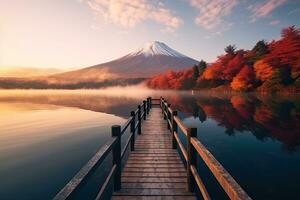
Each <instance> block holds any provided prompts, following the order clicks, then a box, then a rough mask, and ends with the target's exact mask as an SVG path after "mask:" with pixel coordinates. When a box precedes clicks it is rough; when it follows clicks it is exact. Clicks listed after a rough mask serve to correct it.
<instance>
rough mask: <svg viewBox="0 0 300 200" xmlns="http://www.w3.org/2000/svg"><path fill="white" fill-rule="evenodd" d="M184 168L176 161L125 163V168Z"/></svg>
mask: <svg viewBox="0 0 300 200" xmlns="http://www.w3.org/2000/svg"><path fill="white" fill-rule="evenodd" d="M136 167H139V168H184V165H183V164H182V163H177V164H144V163H139V164H130V163H127V164H126V168H136Z"/></svg>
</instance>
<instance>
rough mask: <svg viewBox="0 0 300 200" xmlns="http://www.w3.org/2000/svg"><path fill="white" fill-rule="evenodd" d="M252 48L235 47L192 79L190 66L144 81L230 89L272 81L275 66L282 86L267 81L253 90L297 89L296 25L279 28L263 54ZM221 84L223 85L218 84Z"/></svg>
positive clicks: (299, 33) (299, 43)
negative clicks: (279, 35) (231, 51)
mask: <svg viewBox="0 0 300 200" xmlns="http://www.w3.org/2000/svg"><path fill="white" fill-rule="evenodd" d="M266 46H267V44H265V45H264V47H265V48H266ZM254 49H255V48H253V49H252V50H249V51H244V50H238V51H236V52H235V53H227V54H225V55H221V56H219V57H218V59H217V60H216V61H215V62H213V63H212V64H210V65H209V66H208V67H207V68H206V69H205V71H204V72H203V74H202V75H201V76H200V77H199V78H198V80H197V81H196V83H195V78H193V74H192V69H189V70H184V71H178V72H173V71H169V72H167V73H165V74H161V75H158V76H155V77H153V78H152V79H150V80H148V81H147V85H148V86H150V87H152V88H158V89H192V88H194V87H197V88H216V87H218V88H221V89H222V90H224V88H229V85H230V87H231V88H232V89H233V90H238V91H248V90H252V89H254V86H255V85H254V83H255V80H256V79H258V80H260V82H261V85H265V84H264V83H266V82H267V81H269V82H270V81H271V82H274V81H276V80H277V79H278V77H277V76H278V75H277V76H276V74H275V75H274V71H276V70H277V71H278V70H279V71H280V76H281V77H280V78H281V81H280V84H282V85H281V86H282V87H276V88H275V87H274V84H268V85H270V86H269V87H265V88H263V87H259V88H257V90H258V91H261V89H266V90H267V91H273V90H274V91H278V92H281V91H285V90H287V89H289V91H297V88H299V83H300V81H299V80H300V78H299V77H300V76H299V73H300V29H297V28H295V27H289V28H286V29H283V30H282V36H281V39H279V40H277V41H273V42H271V43H269V44H268V48H267V50H266V51H265V52H264V53H263V54H260V55H257V52H256V50H254ZM256 49H257V48H256ZM254 62H255V63H254ZM253 63H254V64H253ZM270 79H271V80H270ZM222 84H224V87H221V85H222ZM256 86H259V85H258V84H257V85H256Z"/></svg>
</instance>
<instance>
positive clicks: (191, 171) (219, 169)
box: [159, 97, 251, 200]
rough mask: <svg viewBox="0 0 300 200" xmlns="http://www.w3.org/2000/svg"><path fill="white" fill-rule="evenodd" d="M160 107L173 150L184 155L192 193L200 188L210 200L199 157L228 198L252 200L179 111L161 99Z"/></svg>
mask: <svg viewBox="0 0 300 200" xmlns="http://www.w3.org/2000/svg"><path fill="white" fill-rule="evenodd" d="M159 101H160V102H159V105H160V107H161V109H162V113H163V115H164V119H165V120H167V125H168V129H169V130H170V132H171V134H172V146H173V149H176V148H177V146H178V147H179V150H180V152H181V153H182V155H183V158H184V161H185V163H186V169H187V179H188V180H187V182H188V189H189V191H190V192H195V189H196V187H198V189H199V191H200V193H201V195H202V197H203V199H205V200H209V199H211V198H210V195H209V193H208V192H207V189H206V187H205V184H204V183H203V181H202V180H201V178H200V176H199V174H198V171H197V167H196V166H197V155H198V156H200V158H201V159H202V160H203V162H204V163H205V164H206V166H207V167H208V169H209V170H210V172H211V173H212V174H213V176H214V177H215V178H216V180H217V181H218V182H219V184H220V185H221V187H222V188H223V190H224V191H225V192H226V194H227V196H228V197H229V199H231V200H250V199H251V198H250V197H249V196H248V194H247V193H246V192H245V191H244V190H243V188H242V187H241V186H240V185H239V184H238V183H237V182H236V181H235V180H234V178H233V177H232V176H231V175H230V174H229V173H228V172H227V171H226V169H225V168H224V167H223V166H222V165H221V164H220V163H219V162H218V161H217V159H216V158H215V157H214V156H213V155H212V154H211V153H210V152H209V151H208V150H207V149H206V147H205V146H204V145H203V144H202V143H201V142H200V141H199V140H198V138H197V128H194V127H189V128H187V127H185V126H184V124H183V123H182V122H181V120H180V119H179V118H178V116H177V111H175V110H172V109H171V108H170V106H171V104H169V103H168V102H167V101H166V100H165V99H164V98H162V97H161V98H160V99H159ZM179 129H180V130H181V132H182V133H183V135H184V137H185V139H186V141H187V145H186V148H185V146H184V145H183V143H182V142H181V140H180V138H179Z"/></svg>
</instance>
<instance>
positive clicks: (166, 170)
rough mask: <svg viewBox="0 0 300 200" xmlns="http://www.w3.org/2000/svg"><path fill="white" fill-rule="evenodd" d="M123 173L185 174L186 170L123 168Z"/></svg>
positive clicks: (180, 168)
mask: <svg viewBox="0 0 300 200" xmlns="http://www.w3.org/2000/svg"><path fill="white" fill-rule="evenodd" d="M123 172H186V170H185V169H184V168H182V167H178V168H141V167H135V168H128V167H125V168H124V169H123Z"/></svg>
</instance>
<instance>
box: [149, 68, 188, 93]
mask: <svg viewBox="0 0 300 200" xmlns="http://www.w3.org/2000/svg"><path fill="white" fill-rule="evenodd" d="M192 76H193V74H192V70H190V69H189V70H184V71H178V72H174V71H168V72H166V73H164V74H160V75H157V76H155V77H153V78H151V79H149V80H148V81H147V82H146V84H147V85H148V86H149V87H151V88H156V89H189V88H191V87H193V86H194V85H193V84H194V80H193V78H192Z"/></svg>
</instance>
